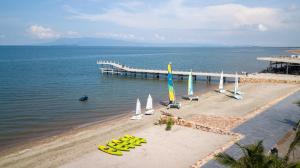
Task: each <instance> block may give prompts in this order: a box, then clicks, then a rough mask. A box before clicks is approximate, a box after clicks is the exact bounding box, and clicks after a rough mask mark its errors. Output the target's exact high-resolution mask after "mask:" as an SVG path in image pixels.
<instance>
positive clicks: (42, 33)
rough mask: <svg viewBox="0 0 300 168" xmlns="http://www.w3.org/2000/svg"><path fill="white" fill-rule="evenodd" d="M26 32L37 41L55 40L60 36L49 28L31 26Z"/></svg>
mask: <svg viewBox="0 0 300 168" xmlns="http://www.w3.org/2000/svg"><path fill="white" fill-rule="evenodd" d="M28 31H29V32H30V33H31V34H32V35H34V36H35V37H37V38H39V39H56V38H59V37H61V35H60V34H59V33H57V32H55V31H54V30H52V29H51V28H48V27H43V26H40V25H32V26H30V27H29V29H28Z"/></svg>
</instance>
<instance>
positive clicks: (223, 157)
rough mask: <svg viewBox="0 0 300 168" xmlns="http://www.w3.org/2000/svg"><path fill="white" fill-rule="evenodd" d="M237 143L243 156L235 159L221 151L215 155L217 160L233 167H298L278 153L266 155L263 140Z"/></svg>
mask: <svg viewBox="0 0 300 168" xmlns="http://www.w3.org/2000/svg"><path fill="white" fill-rule="evenodd" d="M236 145H237V146H238V147H239V148H240V149H241V150H242V152H243V155H244V156H243V157H241V158H239V159H235V158H233V157H232V156H230V155H228V154H226V153H219V154H217V155H215V159H216V160H217V162H219V163H220V164H222V165H224V166H227V167H231V168H296V164H288V163H287V160H285V159H282V158H279V157H278V156H277V155H274V154H270V155H266V154H265V151H264V146H263V141H258V142H257V143H255V144H250V145H245V146H242V145H240V144H238V143H236Z"/></svg>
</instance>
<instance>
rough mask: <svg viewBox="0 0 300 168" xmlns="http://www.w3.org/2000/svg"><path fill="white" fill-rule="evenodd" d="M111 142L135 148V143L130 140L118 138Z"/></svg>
mask: <svg viewBox="0 0 300 168" xmlns="http://www.w3.org/2000/svg"><path fill="white" fill-rule="evenodd" d="M111 142H114V143H117V144H122V145H126V146H128V147H129V148H135V145H134V144H132V143H130V142H128V141H121V140H116V139H112V140H111Z"/></svg>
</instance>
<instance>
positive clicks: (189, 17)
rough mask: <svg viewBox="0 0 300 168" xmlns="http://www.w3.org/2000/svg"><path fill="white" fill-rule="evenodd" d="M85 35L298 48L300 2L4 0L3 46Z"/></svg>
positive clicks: (0, 18) (0, 15)
mask: <svg viewBox="0 0 300 168" xmlns="http://www.w3.org/2000/svg"><path fill="white" fill-rule="evenodd" d="M84 37H92V38H106V39H117V40H124V41H132V42H142V43H156V44H168V43H178V44H199V45H206V44H213V45H229V46H236V45H238V46H241V45H255V46H300V1H299V0H140V1H137V0H136V1H135V0H133V1H129V0H114V1H108V0H26V1H20V0H1V1H0V45H32V44H39V43H45V42H51V41H55V40H57V39H60V38H84Z"/></svg>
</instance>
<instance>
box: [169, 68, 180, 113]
mask: <svg viewBox="0 0 300 168" xmlns="http://www.w3.org/2000/svg"><path fill="white" fill-rule="evenodd" d="M168 90H169V104H168V106H167V108H177V109H180V107H181V104H180V103H179V102H176V100H175V91H174V87H173V75H172V64H171V63H169V64H168Z"/></svg>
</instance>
